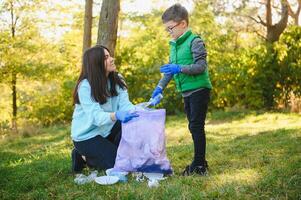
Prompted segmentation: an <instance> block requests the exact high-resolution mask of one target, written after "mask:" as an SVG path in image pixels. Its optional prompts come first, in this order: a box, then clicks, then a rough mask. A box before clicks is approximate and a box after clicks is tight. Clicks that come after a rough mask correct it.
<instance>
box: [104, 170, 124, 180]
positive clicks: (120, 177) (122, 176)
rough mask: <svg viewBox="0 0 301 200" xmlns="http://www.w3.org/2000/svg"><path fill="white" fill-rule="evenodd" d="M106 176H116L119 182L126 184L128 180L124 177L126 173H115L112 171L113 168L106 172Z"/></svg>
mask: <svg viewBox="0 0 301 200" xmlns="http://www.w3.org/2000/svg"><path fill="white" fill-rule="evenodd" d="M106 174H107V176H116V177H118V179H119V181H120V182H127V181H128V178H127V177H126V176H127V175H128V172H117V171H114V170H113V168H111V169H107V170H106Z"/></svg>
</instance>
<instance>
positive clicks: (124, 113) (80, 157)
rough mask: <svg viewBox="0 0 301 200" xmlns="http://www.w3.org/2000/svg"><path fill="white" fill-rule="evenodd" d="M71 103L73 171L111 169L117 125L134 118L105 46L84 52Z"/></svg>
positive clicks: (132, 106) (124, 90)
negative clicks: (72, 102)
mask: <svg viewBox="0 0 301 200" xmlns="http://www.w3.org/2000/svg"><path fill="white" fill-rule="evenodd" d="M73 100H74V104H75V109H74V112H73V116H72V125H71V137H72V140H73V144H74V149H73V150H72V154H71V156H72V170H73V172H75V173H79V172H81V171H82V169H83V168H84V166H85V165H86V164H87V165H88V166H89V167H93V168H97V169H108V168H112V167H113V166H114V163H115V158H116V153H117V147H118V145H119V142H120V138H121V124H120V122H124V123H126V122H128V121H129V120H131V119H133V118H134V117H138V115H137V114H136V113H132V112H130V111H131V110H133V109H134V105H133V104H132V103H131V102H130V101H129V97H128V93H127V87H126V84H125V82H124V80H123V79H122V78H121V76H119V75H118V73H117V72H116V67H115V64H114V59H113V58H112V57H111V56H110V52H109V50H108V49H107V48H106V47H104V46H95V47H92V48H90V49H88V50H86V51H85V53H84V56H83V64H82V69H81V73H80V76H79V78H78V81H77V84H76V87H75V90H74V93H73Z"/></svg>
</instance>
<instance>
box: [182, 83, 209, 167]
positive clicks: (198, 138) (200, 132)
mask: <svg viewBox="0 0 301 200" xmlns="http://www.w3.org/2000/svg"><path fill="white" fill-rule="evenodd" d="M209 100H210V89H207V88H204V89H202V90H200V91H197V92H194V93H192V94H191V95H190V96H188V97H184V108H185V112H186V115H187V119H188V121H189V124H188V128H189V130H190V133H191V135H192V139H193V144H194V160H193V163H192V164H193V165H194V166H199V165H201V166H204V162H205V161H206V158H205V154H206V136H205V119H206V113H207V109H208V103H209Z"/></svg>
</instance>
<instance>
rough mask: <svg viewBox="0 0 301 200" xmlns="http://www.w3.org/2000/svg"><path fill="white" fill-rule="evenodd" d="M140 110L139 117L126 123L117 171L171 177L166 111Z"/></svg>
mask: <svg viewBox="0 0 301 200" xmlns="http://www.w3.org/2000/svg"><path fill="white" fill-rule="evenodd" d="M141 105H142V106H137V107H136V112H137V113H138V114H139V117H137V118H135V119H133V120H131V121H129V122H127V123H122V136H121V140H120V144H119V147H118V150H117V156H116V160H115V166H114V168H113V171H123V172H151V173H162V174H171V173H172V168H171V166H170V162H169V160H168V159H167V157H166V148H165V109H156V110H155V109H148V108H145V106H143V105H145V104H141Z"/></svg>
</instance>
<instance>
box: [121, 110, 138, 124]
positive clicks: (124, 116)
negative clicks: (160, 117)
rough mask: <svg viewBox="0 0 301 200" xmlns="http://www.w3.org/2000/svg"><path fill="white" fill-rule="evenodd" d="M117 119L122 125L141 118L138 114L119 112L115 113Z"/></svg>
mask: <svg viewBox="0 0 301 200" xmlns="http://www.w3.org/2000/svg"><path fill="white" fill-rule="evenodd" d="M115 116H116V119H117V120H119V121H121V122H122V123H127V122H128V121H130V120H132V119H133V118H135V117H139V115H138V114H137V112H130V111H117V112H116V113H115Z"/></svg>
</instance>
